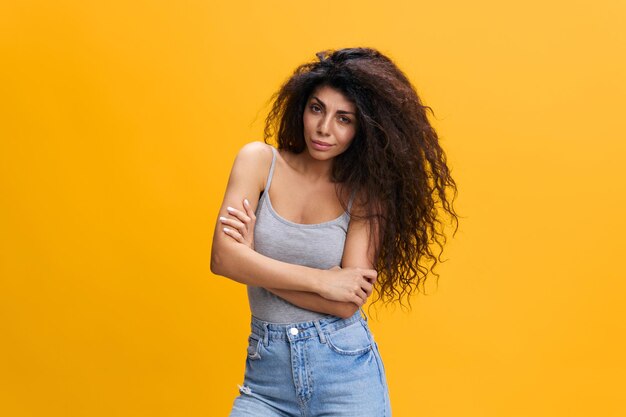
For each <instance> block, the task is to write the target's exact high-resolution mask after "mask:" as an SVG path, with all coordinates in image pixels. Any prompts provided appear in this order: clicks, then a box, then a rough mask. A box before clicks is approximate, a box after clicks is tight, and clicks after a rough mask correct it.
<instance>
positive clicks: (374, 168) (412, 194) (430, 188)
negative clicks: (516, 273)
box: [264, 48, 458, 305]
mask: <svg viewBox="0 0 626 417" xmlns="http://www.w3.org/2000/svg"><path fill="white" fill-rule="evenodd" d="M316 56H317V58H318V60H317V61H315V62H309V63H305V64H302V65H300V66H299V67H298V68H296V70H295V71H294V73H293V75H292V76H291V77H290V78H289V79H288V80H287V81H286V82H285V83H284V84H283V85H282V86H281V88H280V89H279V90H278V91H277V92H276V93H275V94H274V95H273V96H272V98H271V100H270V101H273V105H272V108H271V110H270V112H269V114H268V116H267V118H266V120H265V130H264V141H265V143H268V144H269V140H270V139H271V138H273V137H275V139H276V142H277V144H278V148H279V149H286V150H288V151H290V152H293V153H296V154H297V153H300V152H303V151H304V150H305V149H306V144H305V141H304V126H303V120H302V117H303V112H304V109H305V106H306V103H307V101H308V99H309V97H310V95H311V94H312V93H313V91H314V90H315V89H316V88H317V87H319V86H323V85H327V86H330V87H332V88H335V89H337V90H339V91H341V92H342V93H343V94H344V95H345V96H346V97H347V98H348V99H349V100H351V101H353V102H354V104H355V106H356V108H357V115H356V117H357V119H358V123H357V132H356V135H355V137H354V139H353V141H352V143H351V144H350V146H349V147H348V149H347V150H346V151H345V152H343V153H342V154H340V155H338V156H337V157H335V159H334V162H333V168H332V181H333V182H336V183H339V188H340V189H341V190H344V189H346V188H347V189H348V190H358V192H359V196H360V198H361V199H362V202H363V205H364V212H365V213H364V215H362V216H360V217H361V218H367V219H372V218H376V220H377V221H378V224H379V225H380V226H379V228H378V233H379V236H378V241H379V242H380V244H379V247H378V248H377V249H378V250H377V252H376V261H375V265H374V267H375V269H376V270H377V271H378V279H377V282H376V286H375V289H376V293H377V298H376V300H375V301H378V300H380V299H382V300H383V303H384V304H387V303H389V302H391V301H393V300H398V301H399V302H400V304H401V305H402V300H403V299H404V298H405V297H406V299H407V300H408V301H409V305H410V296H411V294H412V293H413V291H417V292H420V290H421V291H422V292H424V291H425V288H424V283H425V281H426V278H427V276H428V275H429V272H432V274H433V275H434V276H436V277H437V281H438V278H439V274H437V273H436V272H435V271H434V268H435V266H436V264H437V261H439V262H443V261H442V260H441V258H440V257H441V253H442V252H443V246H444V244H445V243H446V236H445V234H444V233H443V223H442V222H441V220H440V218H439V217H440V216H439V214H441V213H440V212H439V211H438V206H441V207H443V209H444V210H445V212H446V213H447V214H449V215H450V216H451V219H452V220H453V222H454V223H456V225H455V229H454V233H453V236H454V234H456V231H457V230H458V218H457V213H456V212H455V210H454V208H453V201H454V199H455V197H456V195H457V187H456V183H455V182H454V180H453V179H452V177H451V176H450V169H449V168H448V166H447V165H446V155H445V153H444V151H443V149H442V148H441V146H440V145H439V138H438V136H437V133H436V132H435V130H434V129H433V127H432V126H431V124H430V123H429V121H428V118H427V115H426V111H427V110H428V111H430V113H431V114H432V115H433V116H434V112H433V110H432V109H431V108H430V107H428V106H424V105H423V104H422V102H421V100H420V98H419V97H418V95H417V92H416V90H415V88H414V87H413V86H412V85H411V82H410V81H409V80H408V78H407V77H406V75H405V74H404V73H403V72H402V71H401V70H400V69H399V68H398V67H397V66H396V65H395V64H394V63H393V62H392V61H391V59H389V58H388V57H386V56H385V55H383V54H382V53H380V52H379V51H377V50H375V49H372V48H347V49H340V50H336V51H333V50H328V51H323V52H318V53H317V54H316ZM343 187H346V188H343ZM448 189H451V190H452V191H453V192H454V194H453V196H452V198H451V199H450V198H449V197H448V196H447V192H446V191H447V190H448ZM340 200H341V199H340ZM342 204H344V202H343V201H342ZM344 208H345V207H344ZM437 225H439V226H442V229H441V230H438V228H437V227H436V226H437ZM370 230H371V231H372V233H373V231H374V228H371V229H370ZM371 237H372V236H371ZM433 243H434V244H437V245H438V246H439V249H440V251H439V255H438V256H435V255H434V253H433V251H432V250H431V247H430V244H433ZM428 264H431V267H430V271H429V269H428V267H427V266H428Z"/></svg>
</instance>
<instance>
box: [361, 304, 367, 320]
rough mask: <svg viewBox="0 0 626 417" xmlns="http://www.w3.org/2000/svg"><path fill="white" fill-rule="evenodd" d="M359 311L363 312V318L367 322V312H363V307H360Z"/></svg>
mask: <svg viewBox="0 0 626 417" xmlns="http://www.w3.org/2000/svg"><path fill="white" fill-rule="evenodd" d="M359 310H360V311H361V317H363V319H364V320H365V321H367V314H365V311H363V307H359Z"/></svg>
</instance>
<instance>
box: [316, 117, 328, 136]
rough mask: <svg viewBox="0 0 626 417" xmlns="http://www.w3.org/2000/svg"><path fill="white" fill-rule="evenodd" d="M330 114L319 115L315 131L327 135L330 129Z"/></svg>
mask: <svg viewBox="0 0 626 417" xmlns="http://www.w3.org/2000/svg"><path fill="white" fill-rule="evenodd" d="M329 129H330V116H329V115H325V116H324V117H321V118H320V120H319V123H318V124H317V131H318V133H319V134H320V135H324V136H328V135H329V133H330V131H329Z"/></svg>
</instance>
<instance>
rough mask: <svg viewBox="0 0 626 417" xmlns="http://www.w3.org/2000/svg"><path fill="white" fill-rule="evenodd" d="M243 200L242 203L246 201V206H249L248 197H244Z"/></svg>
mask: <svg viewBox="0 0 626 417" xmlns="http://www.w3.org/2000/svg"><path fill="white" fill-rule="evenodd" d="M243 202H244V203H246V206H249V205H250V203H249V202H248V199H247V198H246V199H244V200H243Z"/></svg>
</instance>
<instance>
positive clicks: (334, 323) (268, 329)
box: [251, 308, 367, 340]
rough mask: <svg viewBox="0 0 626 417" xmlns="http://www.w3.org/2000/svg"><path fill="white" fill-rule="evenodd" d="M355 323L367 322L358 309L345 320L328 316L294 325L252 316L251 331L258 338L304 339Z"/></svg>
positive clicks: (361, 311) (363, 314)
mask: <svg viewBox="0 0 626 417" xmlns="http://www.w3.org/2000/svg"><path fill="white" fill-rule="evenodd" d="M357 321H362V322H367V316H366V315H365V313H364V312H363V310H362V309H361V308H359V309H358V310H357V311H356V312H355V313H354V314H353V315H352V317H348V318H346V319H344V318H341V317H336V316H328V317H324V318H321V319H317V320H310V321H302V322H296V323H272V322H268V321H264V320H261V319H258V318H257V317H254V316H252V320H251V330H252V333H254V334H256V335H257V336H259V337H260V338H263V339H265V340H269V339H283V340H294V339H306V338H311V337H320V336H321V335H322V334H323V333H324V332H326V333H329V332H334V331H336V330H339V329H341V328H344V327H347V326H349V325H351V324H353V323H355V322H357Z"/></svg>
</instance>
